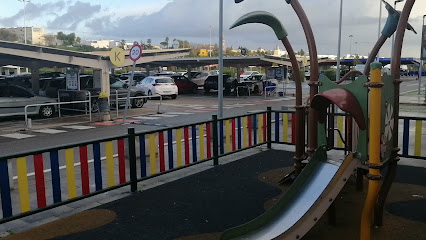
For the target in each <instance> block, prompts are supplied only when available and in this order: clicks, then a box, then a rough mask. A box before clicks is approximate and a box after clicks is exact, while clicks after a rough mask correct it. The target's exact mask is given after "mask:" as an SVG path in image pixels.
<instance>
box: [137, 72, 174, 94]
mask: <svg viewBox="0 0 426 240" xmlns="http://www.w3.org/2000/svg"><path fill="white" fill-rule="evenodd" d="M136 87H137V88H139V89H141V90H142V91H144V93H145V94H146V95H148V96H152V95H161V96H168V97H171V98H172V99H176V98H177V96H178V92H179V91H178V87H177V86H176V84H175V82H174V81H173V78H171V77H163V76H150V77H147V78H145V79H144V80H142V81H141V82H140V83H138V84H137V85H136Z"/></svg>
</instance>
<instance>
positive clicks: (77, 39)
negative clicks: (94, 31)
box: [75, 37, 81, 45]
mask: <svg viewBox="0 0 426 240" xmlns="http://www.w3.org/2000/svg"><path fill="white" fill-rule="evenodd" d="M75 42H76V43H78V45H81V38H80V37H76V38H75Z"/></svg>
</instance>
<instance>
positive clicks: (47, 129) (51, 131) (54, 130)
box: [33, 128, 67, 134]
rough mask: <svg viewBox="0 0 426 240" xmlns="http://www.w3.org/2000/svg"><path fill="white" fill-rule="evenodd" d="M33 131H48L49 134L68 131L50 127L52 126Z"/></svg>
mask: <svg viewBox="0 0 426 240" xmlns="http://www.w3.org/2000/svg"><path fill="white" fill-rule="evenodd" d="M33 132H38V133H47V134H57V133H65V132H67V131H65V130H57V129H50V128H46V129H39V130H33Z"/></svg>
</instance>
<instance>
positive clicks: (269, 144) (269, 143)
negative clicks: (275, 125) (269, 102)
mask: <svg viewBox="0 0 426 240" xmlns="http://www.w3.org/2000/svg"><path fill="white" fill-rule="evenodd" d="M267 109H268V112H267V113H266V120H267V128H266V131H267V134H266V141H267V145H266V146H267V147H268V149H271V148H272V108H271V107H268V108H267Z"/></svg>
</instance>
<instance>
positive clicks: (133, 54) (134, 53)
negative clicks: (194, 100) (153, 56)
mask: <svg viewBox="0 0 426 240" xmlns="http://www.w3.org/2000/svg"><path fill="white" fill-rule="evenodd" d="M141 56H142V47H141V45H139V44H135V45H133V46H132V48H130V53H129V58H130V59H131V60H132V61H134V62H136V61H137V60H138V59H139V58H140V57H141Z"/></svg>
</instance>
